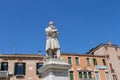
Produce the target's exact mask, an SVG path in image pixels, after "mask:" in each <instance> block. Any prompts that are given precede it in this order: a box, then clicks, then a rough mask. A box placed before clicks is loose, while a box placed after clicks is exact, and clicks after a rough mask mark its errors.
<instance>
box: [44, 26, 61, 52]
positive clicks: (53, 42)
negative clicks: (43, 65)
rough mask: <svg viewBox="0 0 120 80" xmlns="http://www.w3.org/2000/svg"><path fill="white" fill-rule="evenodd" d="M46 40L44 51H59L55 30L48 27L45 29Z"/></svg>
mask: <svg viewBox="0 0 120 80" xmlns="http://www.w3.org/2000/svg"><path fill="white" fill-rule="evenodd" d="M45 31H46V35H47V40H46V51H47V50H49V49H53V50H55V49H60V45H59V42H58V39H57V37H58V31H57V29H56V28H51V27H48V28H46V29H45Z"/></svg>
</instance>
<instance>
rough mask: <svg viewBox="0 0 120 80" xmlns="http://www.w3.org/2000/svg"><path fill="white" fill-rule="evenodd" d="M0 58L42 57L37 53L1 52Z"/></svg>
mask: <svg viewBox="0 0 120 80" xmlns="http://www.w3.org/2000/svg"><path fill="white" fill-rule="evenodd" d="M0 58H37V59H40V58H44V57H43V56H41V55H39V54H1V55H0Z"/></svg>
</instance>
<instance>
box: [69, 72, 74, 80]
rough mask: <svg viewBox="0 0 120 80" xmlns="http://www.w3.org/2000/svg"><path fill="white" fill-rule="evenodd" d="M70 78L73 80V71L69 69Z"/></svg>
mask: <svg viewBox="0 0 120 80" xmlns="http://www.w3.org/2000/svg"><path fill="white" fill-rule="evenodd" d="M70 80H74V76H73V71H70Z"/></svg>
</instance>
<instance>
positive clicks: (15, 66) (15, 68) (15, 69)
mask: <svg viewBox="0 0 120 80" xmlns="http://www.w3.org/2000/svg"><path fill="white" fill-rule="evenodd" d="M16 71H17V63H15V64H14V75H16V74H17V72H16Z"/></svg>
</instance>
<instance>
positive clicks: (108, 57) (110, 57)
mask: <svg viewBox="0 0 120 80" xmlns="http://www.w3.org/2000/svg"><path fill="white" fill-rule="evenodd" d="M61 58H62V59H64V60H65V61H66V62H67V63H69V64H71V65H72V67H71V69H69V71H68V74H69V80H120V78H119V75H120V70H119V69H120V50H119V46H117V45H112V44H111V43H110V42H108V44H100V45H98V46H97V47H95V48H93V49H91V50H90V51H89V52H88V53H86V54H75V53H61ZM43 62H44V56H41V55H39V54H38V55H36V54H1V55H0V80H41V75H40V74H39V73H38V72H37V69H39V68H40V67H41V66H42V65H43Z"/></svg>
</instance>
